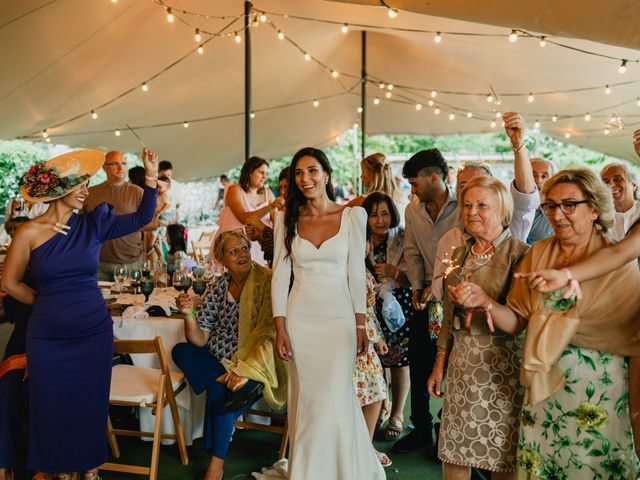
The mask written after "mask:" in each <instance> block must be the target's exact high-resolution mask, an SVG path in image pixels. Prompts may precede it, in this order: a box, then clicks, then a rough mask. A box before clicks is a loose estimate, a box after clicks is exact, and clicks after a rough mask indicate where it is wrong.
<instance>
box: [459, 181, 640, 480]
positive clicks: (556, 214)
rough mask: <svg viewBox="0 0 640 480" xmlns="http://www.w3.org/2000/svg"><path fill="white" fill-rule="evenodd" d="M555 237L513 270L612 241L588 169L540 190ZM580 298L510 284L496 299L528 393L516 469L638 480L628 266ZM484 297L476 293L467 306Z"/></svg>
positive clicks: (634, 323) (608, 205)
mask: <svg viewBox="0 0 640 480" xmlns="http://www.w3.org/2000/svg"><path fill="white" fill-rule="evenodd" d="M542 194H543V198H544V203H543V209H544V211H545V213H546V214H547V216H548V217H549V221H550V223H551V226H552V227H553V230H554V232H555V235H554V236H553V237H551V238H548V239H546V240H542V241H540V242H537V243H536V244H534V245H533V247H532V248H531V250H530V252H529V254H528V255H527V256H526V257H525V259H524V260H523V262H522V264H521V266H520V270H521V271H523V272H530V271H536V270H541V269H546V268H560V269H564V268H568V267H570V266H571V265H572V264H573V263H575V262H578V261H580V260H581V259H583V258H585V257H587V256H589V255H590V254H592V253H593V252H594V251H596V250H598V249H600V248H602V247H604V246H606V245H608V244H610V242H611V241H610V239H609V237H608V236H607V235H606V233H607V231H608V230H609V229H610V228H611V227H612V226H613V218H614V210H613V203H612V199H611V193H610V191H609V190H608V189H607V188H606V187H605V186H604V184H602V182H601V181H600V179H599V178H598V177H597V176H596V175H595V174H594V173H593V172H591V171H589V170H586V169H575V170H563V171H561V172H559V173H558V174H556V175H555V176H554V177H552V178H551V179H549V180H548V181H547V183H546V184H545V189H544V190H543V192H542ZM581 286H582V291H581V294H580V295H578V296H577V297H576V296H572V297H570V298H569V299H564V298H563V295H564V292H565V290H564V289H562V290H560V291H556V292H551V293H547V294H542V293H539V292H536V291H532V290H529V288H528V287H527V285H526V282H525V281H523V280H519V281H516V282H515V284H514V288H513V289H512V291H511V292H510V293H509V297H508V301H507V307H508V308H507V307H500V306H498V305H493V307H494V308H493V319H494V322H495V324H496V326H497V327H498V328H501V329H502V330H505V331H507V332H513V333H517V332H520V331H522V330H523V329H524V328H525V327H526V336H525V345H524V353H523V365H522V369H521V374H520V380H521V382H522V384H523V386H524V387H525V389H526V392H527V393H526V397H527V398H526V400H525V406H524V407H523V410H522V415H521V424H522V428H521V432H520V441H519V446H518V466H519V469H520V470H519V474H520V477H521V478H530V479H535V478H542V479H549V480H550V479H570V480H583V479H584V480H593V479H635V478H637V476H638V473H639V468H638V459H637V457H636V455H635V452H634V442H633V434H632V429H631V421H630V418H629V405H628V381H627V365H626V358H625V357H629V356H633V357H637V356H638V355H640V335H639V333H638V332H639V330H640V329H639V324H638V315H637V313H638V312H637V298H638V295H639V294H640V273H639V272H638V268H637V266H636V265H634V264H633V263H628V264H627V265H625V266H624V267H622V268H620V269H618V270H616V271H615V272H612V273H609V274H607V275H605V276H602V277H599V278H597V279H594V280H590V281H587V282H583V284H582V285H581ZM478 301H482V299H479V298H476V296H475V294H474V292H470V293H468V295H467V298H466V300H465V302H466V303H467V304H469V305H473V304H475V303H476V302H478Z"/></svg>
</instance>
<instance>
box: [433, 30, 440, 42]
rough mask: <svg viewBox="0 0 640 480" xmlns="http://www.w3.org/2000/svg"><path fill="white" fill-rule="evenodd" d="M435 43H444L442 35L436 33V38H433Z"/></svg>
mask: <svg viewBox="0 0 640 480" xmlns="http://www.w3.org/2000/svg"><path fill="white" fill-rule="evenodd" d="M433 41H434V42H436V43H442V35H440V32H436V36H435V37H433Z"/></svg>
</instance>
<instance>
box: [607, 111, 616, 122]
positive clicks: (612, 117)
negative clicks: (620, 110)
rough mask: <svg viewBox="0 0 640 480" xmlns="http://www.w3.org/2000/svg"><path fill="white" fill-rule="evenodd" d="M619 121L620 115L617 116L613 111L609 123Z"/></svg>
mask: <svg viewBox="0 0 640 480" xmlns="http://www.w3.org/2000/svg"><path fill="white" fill-rule="evenodd" d="M617 121H618V117H617V116H616V114H615V113H612V114H611V116H610V117H609V123H616V122H617Z"/></svg>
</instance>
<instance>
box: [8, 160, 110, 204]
mask: <svg viewBox="0 0 640 480" xmlns="http://www.w3.org/2000/svg"><path fill="white" fill-rule="evenodd" d="M103 163H104V153H102V152H100V151H98V150H75V151H73V152H67V153H63V154H62V155H58V156H57V157H54V158H52V159H51V160H48V161H46V162H37V163H36V164H34V165H32V166H31V168H30V169H29V170H28V171H27V173H25V174H24V176H23V177H22V178H21V179H20V180H19V182H18V184H19V185H20V194H21V195H22V196H23V197H24V198H25V199H26V200H28V201H29V202H32V203H39V202H49V201H51V200H55V199H57V198H60V197H64V196H65V195H66V194H67V193H69V192H70V191H71V190H73V189H74V188H76V187H77V186H78V185H80V184H81V183H82V182H84V181H85V180H86V179H88V178H91V177H92V176H94V175H95V174H96V172H97V171H98V170H99V169H100V167H102V164H103Z"/></svg>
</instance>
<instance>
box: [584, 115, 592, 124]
mask: <svg viewBox="0 0 640 480" xmlns="http://www.w3.org/2000/svg"><path fill="white" fill-rule="evenodd" d="M584 121H585V122H589V121H591V114H590V113H587V114H586V115H585V116H584Z"/></svg>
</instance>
